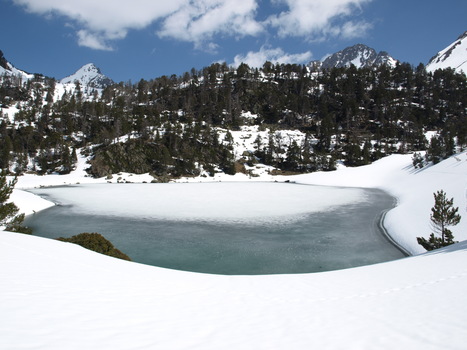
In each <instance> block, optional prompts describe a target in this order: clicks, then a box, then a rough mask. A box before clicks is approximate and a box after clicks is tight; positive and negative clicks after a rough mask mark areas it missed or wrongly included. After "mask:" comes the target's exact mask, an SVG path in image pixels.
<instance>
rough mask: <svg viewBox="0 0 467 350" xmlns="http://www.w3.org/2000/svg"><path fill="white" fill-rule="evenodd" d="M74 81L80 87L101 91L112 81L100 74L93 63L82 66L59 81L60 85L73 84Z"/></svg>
mask: <svg viewBox="0 0 467 350" xmlns="http://www.w3.org/2000/svg"><path fill="white" fill-rule="evenodd" d="M76 81H78V82H79V83H80V85H81V86H82V87H88V88H94V89H103V88H105V87H106V86H108V85H111V84H113V81H112V79H110V78H108V77H107V76H105V75H104V74H102V73H101V71H100V69H99V68H97V67H96V66H95V65H94V64H93V63H88V64H86V65H84V66H82V67H81V68H80V69H78V70H77V71H76V72H75V73H73V74H72V75H69V76H67V77H66V78H63V79H62V80H60V83H62V84H74V83H75V82H76Z"/></svg>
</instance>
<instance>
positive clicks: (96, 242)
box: [57, 232, 131, 261]
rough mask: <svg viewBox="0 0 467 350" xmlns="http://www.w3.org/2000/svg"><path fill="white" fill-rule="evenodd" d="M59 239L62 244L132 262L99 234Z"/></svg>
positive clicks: (82, 234) (85, 234)
mask: <svg viewBox="0 0 467 350" xmlns="http://www.w3.org/2000/svg"><path fill="white" fill-rule="evenodd" d="M57 239H58V240H59V241H62V242H69V243H74V244H78V245H80V246H81V247H83V248H86V249H89V250H93V251H95V252H97V253H101V254H105V255H108V256H112V257H114V258H118V259H123V260H128V261H131V259H130V257H129V256H128V255H126V254H124V253H122V252H121V251H120V250H118V249H117V248H115V247H114V246H113V244H112V243H111V242H110V241H109V240H107V239H106V238H105V237H104V236H102V235H101V234H99V233H88V232H84V233H80V234H78V235H76V236H72V237H70V238H64V237H59V238H57Z"/></svg>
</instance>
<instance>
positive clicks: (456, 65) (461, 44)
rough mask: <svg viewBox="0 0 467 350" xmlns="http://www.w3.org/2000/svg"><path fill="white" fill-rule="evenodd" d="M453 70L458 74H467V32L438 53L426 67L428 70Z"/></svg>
mask: <svg viewBox="0 0 467 350" xmlns="http://www.w3.org/2000/svg"><path fill="white" fill-rule="evenodd" d="M445 68H453V69H454V70H455V71H456V72H458V73H460V72H464V73H465V74H467V31H466V32H465V33H464V34H462V35H461V36H459V38H457V40H456V41H454V42H453V43H452V44H451V45H449V46H448V47H446V48H445V49H444V50H441V51H440V52H438V53H437V54H436V55H435V56H434V57H433V58H432V59H431V60H430V62H428V64H427V65H426V70H427V71H429V72H434V71H435V70H437V69H445Z"/></svg>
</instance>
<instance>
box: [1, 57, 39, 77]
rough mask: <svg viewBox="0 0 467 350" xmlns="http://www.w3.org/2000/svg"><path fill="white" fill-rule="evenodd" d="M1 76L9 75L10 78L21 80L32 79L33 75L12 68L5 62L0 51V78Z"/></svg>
mask: <svg viewBox="0 0 467 350" xmlns="http://www.w3.org/2000/svg"><path fill="white" fill-rule="evenodd" d="M2 75H10V76H17V77H20V78H21V79H23V80H28V79H32V78H33V77H34V74H29V73H26V72H25V71H22V70H20V69H18V68H16V67H15V66H13V65H12V64H11V63H10V62H8V61H7V60H6V58H5V57H4V56H3V52H2V51H1V50H0V76H2Z"/></svg>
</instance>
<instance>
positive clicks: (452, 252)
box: [0, 153, 467, 350]
mask: <svg viewBox="0 0 467 350" xmlns="http://www.w3.org/2000/svg"><path fill="white" fill-rule="evenodd" d="M77 174H78V173H75V174H71V175H70V176H69V177H68V178H65V177H57V178H56V180H53V179H52V178H50V177H42V178H40V177H37V178H34V177H29V178H23V179H21V180H20V181H19V186H23V187H24V188H27V187H28V186H31V184H33V183H35V184H36V185H39V184H40V182H39V181H47V183H48V184H51V183H52V182H53V181H59V182H58V183H57V184H63V182H67V181H70V183H72V182H73V183H75V182H76V181H79V176H78V175H77ZM466 174H467V155H466V154H465V153H463V154H458V155H457V156H456V157H452V158H450V159H448V160H446V161H444V162H441V163H440V164H437V165H435V166H432V167H428V168H425V169H422V170H421V171H415V170H414V169H413V167H412V166H411V160H410V156H402V155H401V156H398V155H394V156H390V157H387V158H384V159H382V160H380V161H378V162H375V163H374V164H372V165H369V166H366V167H361V168H342V169H339V170H338V171H336V172H333V173H315V174H309V175H301V176H296V177H293V178H292V177H291V178H276V179H277V180H278V181H285V180H287V179H290V180H292V179H293V181H296V182H299V183H309V184H320V185H335V186H350V187H374V188H380V189H383V190H386V191H387V192H389V193H390V194H391V195H393V196H394V197H395V198H397V201H398V206H397V207H396V208H395V209H393V210H391V211H390V212H389V213H388V214H387V215H386V219H385V226H386V228H387V230H388V232H389V233H390V234H391V236H392V237H393V238H394V239H395V240H396V241H397V242H398V243H399V244H402V245H403V246H404V247H405V248H407V249H408V250H410V251H411V252H412V253H413V254H416V253H417V252H419V250H418V249H419V247H417V246H418V245H417V244H416V241H415V242H414V237H416V236H420V235H428V233H429V232H430V229H429V209H430V208H431V207H432V205H433V197H432V196H433V192H435V191H436V190H439V189H444V190H445V191H446V192H447V195H448V197H454V199H455V201H454V204H455V206H459V208H460V214H461V215H462V216H463V217H464V218H463V220H461V224H460V225H458V226H456V227H455V228H454V229H453V233H454V236H455V238H456V239H457V240H465V239H466V238H467V237H465V236H466V231H467V225H466V224H467V215H464V214H465V212H466V198H465V194H466ZM226 179H228V178H227V177H225V178H223V179H222V180H223V181H225V180H226ZM234 179H235V180H239V179H240V178H239V177H238V176H236V177H235V178H234ZM198 180H201V179H198ZM192 181H196V179H193V180H192ZM123 186H124V185H123ZM148 186H149V185H148ZM15 196H16V199H18V203H17V204H19V206H20V207H21V208H22V209H23V210H25V209H28V210H30V211H31V210H36V209H37V208H43V207H45V206H46V204H45V203H44V202H43V201H42V200H36V199H35V198H34V197H31V196H26V195H25V192H22V191H17V192H16V193H15ZM15 201H16V200H15ZM35 208H36V209H35ZM0 233H1V234H0V266H1V268H0V281H2V287H1V288H0V314H1V315H2V317H1V318H0V349H11V350H15V349H44V350H45V349H47V350H49V349H52V350H53V349H203V350H204V349H395V348H400V349H424V350H425V349H464V348H465V341H466V339H467V330H466V327H465V324H467V303H466V302H465V295H466V294H467V242H465V241H464V242H461V243H459V244H456V245H453V246H450V247H447V248H445V249H442V250H439V251H434V252H431V253H426V254H422V255H416V256H413V257H409V258H406V259H401V260H397V261H392V262H388V263H382V264H377V265H372V266H365V267H360V268H354V269H348V270H341V271H332V272H326V273H316V274H297V275H262V276H218V275H207V274H197V273H189V272H182V271H174V270H167V269H162V268H157V267H152V266H146V265H141V264H136V263H130V262H125V261H122V260H117V259H113V258H110V257H107V256H104V255H100V254H97V253H93V252H91V251H88V250H85V249H83V248H81V247H79V246H75V245H72V244H66V243H62V242H58V241H54V240H49V239H43V238H39V237H34V236H26V235H21V234H14V233H9V232H0Z"/></svg>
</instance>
